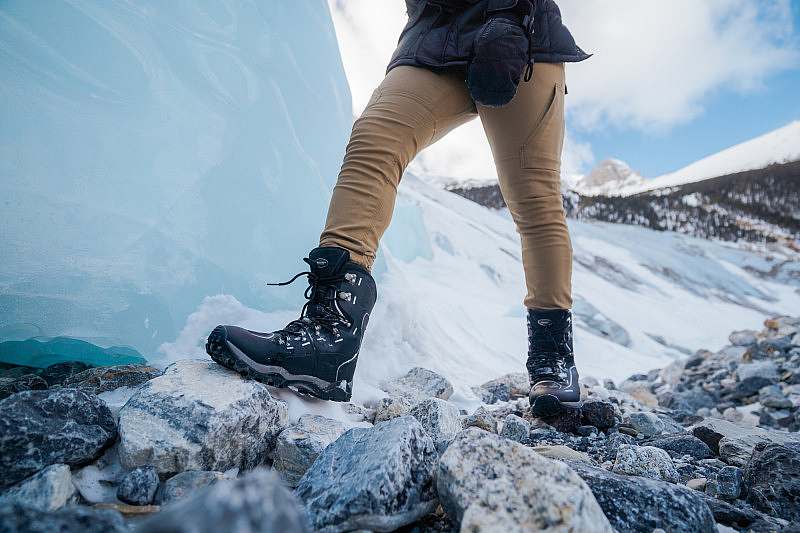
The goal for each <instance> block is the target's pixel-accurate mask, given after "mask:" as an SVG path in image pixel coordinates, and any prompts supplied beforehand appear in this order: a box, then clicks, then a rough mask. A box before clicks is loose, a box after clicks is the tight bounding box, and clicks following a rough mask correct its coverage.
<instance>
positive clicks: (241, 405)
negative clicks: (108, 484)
mask: <svg viewBox="0 0 800 533" xmlns="http://www.w3.org/2000/svg"><path fill="white" fill-rule="evenodd" d="M287 420H288V414H287V408H286V404H285V403H284V402H282V401H280V400H277V399H274V398H273V397H272V396H270V394H269V391H268V390H267V387H266V386H264V385H262V384H260V383H258V382H256V381H249V380H244V379H242V377H241V376H239V375H238V374H236V373H234V372H231V371H228V370H226V369H225V368H223V367H221V366H219V365H217V364H215V363H212V362H209V361H179V362H177V363H174V364H172V365H170V366H169V367H167V369H166V370H165V371H164V374H163V375H161V376H159V377H157V378H154V379H152V380H150V381H148V382H147V383H145V384H144V385H143V386H142V387H141V388H140V389H139V391H138V392H137V393H136V394H135V395H134V396H133V397H132V398H131V399H130V400H128V403H126V404H125V406H124V407H123V408H122V409H121V410H120V413H119V433H120V445H119V456H120V460H121V461H122V465H123V466H124V467H125V468H126V469H132V468H135V467H137V466H143V465H147V464H152V465H153V466H155V467H156V469H157V470H158V472H159V474H167V475H169V474H175V473H178V472H183V471H185V470H221V471H225V470H228V469H230V468H239V469H240V470H248V469H251V468H253V467H255V466H257V465H259V464H261V463H262V462H263V461H264V459H266V458H267V456H268V454H269V452H271V450H272V448H273V447H274V443H275V438H276V437H277V435H278V433H280V431H281V430H282V429H283V428H284V427H286V424H287Z"/></svg>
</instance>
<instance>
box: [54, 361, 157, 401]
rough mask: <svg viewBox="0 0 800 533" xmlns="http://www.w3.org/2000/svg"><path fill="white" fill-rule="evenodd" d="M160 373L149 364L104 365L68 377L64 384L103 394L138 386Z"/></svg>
mask: <svg viewBox="0 0 800 533" xmlns="http://www.w3.org/2000/svg"><path fill="white" fill-rule="evenodd" d="M160 375H161V370H159V369H158V368H155V367H153V366H147V365H117V366H103V367H96V368H90V369H88V370H84V371H83V372H80V373H78V374H75V375H73V376H70V377H68V378H66V379H65V380H64V386H65V387H72V388H76V389H83V390H88V391H90V392H93V393H94V394H101V393H103V392H108V391H112V390H115V389H118V388H120V387H138V386H140V385H142V384H144V383H147V382H148V381H150V380H151V379H153V378H155V377H157V376H160Z"/></svg>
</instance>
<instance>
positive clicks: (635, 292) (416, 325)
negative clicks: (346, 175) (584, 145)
mask: <svg viewBox="0 0 800 533" xmlns="http://www.w3.org/2000/svg"><path fill="white" fill-rule="evenodd" d="M570 226H571V230H572V235H573V245H574V248H575V253H576V262H575V274H574V285H575V293H576V304H575V312H576V315H577V331H576V341H575V342H576V350H577V353H578V358H579V361H580V365H581V367H582V369H583V372H584V373H585V374H590V375H594V376H597V377H611V378H614V379H621V378H624V377H627V376H628V375H630V374H631V373H633V372H638V371H645V370H648V369H651V368H656V367H660V366H663V365H665V364H667V363H668V362H669V361H671V360H672V359H673V358H676V357H683V356H685V355H686V354H687V353H691V352H693V351H694V350H697V349H699V348H703V347H708V348H719V347H721V346H723V345H724V344H725V343H726V337H727V335H728V333H729V332H730V331H731V330H732V329H737V328H747V327H756V326H758V325H759V324H760V323H761V321H762V320H763V319H764V318H765V317H766V316H767V315H768V314H771V313H781V312H784V313H787V312H790V311H793V310H794V311H796V309H798V308H800V294H798V293H797V292H795V291H794V290H793V288H791V287H787V286H785V285H781V284H778V283H775V282H772V281H768V280H764V279H761V278H760V277H758V276H756V275H754V274H752V273H750V271H749V270H752V271H754V272H755V271H762V272H765V271H769V269H770V268H771V266H773V264H774V261H773V262H770V261H766V260H764V259H763V258H761V257H760V256H758V255H757V254H755V253H749V252H745V251H742V250H739V249H737V248H735V247H730V246H725V245H723V244H719V243H714V242H709V241H704V240H699V239H693V238H689V237H685V236H682V235H678V234H674V233H660V232H655V231H652V230H647V229H643V228H638V227H632V226H623V225H614V224H602V223H588V222H579V221H570ZM380 255H381V262H380V265H379V268H378V269H377V272H376V273H377V277H378V282H379V286H378V304H377V306H376V309H375V312H374V314H373V317H372V320H371V321H370V330H369V331H368V332H367V336H366V341H365V344H364V347H363V350H362V355H361V358H360V362H359V367H358V370H357V383H356V390H355V394H356V396H357V398H359V399H361V400H364V399H368V398H371V397H375V396H378V395H380V392H379V391H378V389H377V386H378V384H379V383H380V381H381V380H383V379H385V378H386V377H387V376H395V375H399V374H400V373H402V372H404V371H406V370H408V369H409V368H410V367H412V366H416V365H421V366H425V367H428V368H431V369H433V370H437V371H439V372H441V373H443V374H444V375H446V376H447V377H448V378H449V379H451V380H452V381H453V382H454V383H455V385H456V392H457V394H456V400H457V401H458V402H460V403H461V404H462V405H468V404H470V402H471V401H474V398H473V397H472V394H471V392H470V390H469V388H470V386H472V385H476V384H480V383H482V382H484V381H486V380H488V379H490V378H492V377H495V376H498V375H500V374H502V373H505V372H510V371H521V370H523V369H524V361H525V350H526V337H525V335H526V333H525V322H524V309H523V307H522V298H523V293H524V283H523V278H522V267H521V263H520V251H519V238H518V236H517V233H516V231H515V229H514V225H513V223H512V221H511V220H510V218H509V217H508V215H507V213H505V212H503V211H500V212H498V211H495V210H490V209H487V208H484V207H482V206H480V205H477V204H475V203H473V202H470V201H468V200H466V199H464V198H461V197H459V196H456V195H454V194H452V193H448V192H446V191H442V190H440V189H437V188H435V187H433V186H430V185H428V184H425V183H424V182H422V181H421V180H418V179H416V178H414V177H413V176H406V178H405V181H404V182H403V184H402V185H401V187H400V197H399V201H398V206H397V210H396V216H395V219H394V222H393V225H392V227H391V228H390V230H389V232H388V233H387V235H386V238H385V240H384V244H383V247H382V251H381V254H380ZM300 268H302V266H301V265H300V264H298V265H297V269H298V270H299V269H300ZM290 273H292V272H291V271H287V272H286V274H287V275H288V274H290ZM284 290H288V289H284ZM276 294H277V293H276ZM295 313H296V311H289V312H280V313H263V312H261V311H256V310H253V309H249V308H247V307H245V306H243V305H241V304H240V303H239V302H238V300H237V299H236V298H235V295H219V296H214V297H210V298H208V299H207V300H206V301H205V302H204V304H203V305H202V306H201V307H200V308H199V309H198V310H197V311H196V312H195V313H194V314H193V315H192V316H191V317H190V318H189V319H188V321H187V323H186V326H185V327H184V329H183V331H182V333H181V334H180V336H179V337H178V339H176V341H175V342H174V343H169V344H167V345H165V346H163V347H162V351H163V354H164V357H165V358H166V359H167V360H169V359H171V358H179V357H185V356H186V355H187V354H197V355H198V356H202V353H203V352H202V342H203V339H204V336H205V335H206V334H207V332H208V331H209V329H210V328H212V327H213V326H214V325H216V324H217V323H219V322H224V323H241V324H244V325H245V326H247V327H252V328H256V329H258V328H262V329H267V330H269V329H273V328H277V327H280V326H282V325H283V324H284V323H285V322H286V321H287V320H289V319H291V318H294V316H295ZM626 344H627V345H626Z"/></svg>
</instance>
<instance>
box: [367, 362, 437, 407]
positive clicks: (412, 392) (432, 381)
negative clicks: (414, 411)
mask: <svg viewBox="0 0 800 533" xmlns="http://www.w3.org/2000/svg"><path fill="white" fill-rule="evenodd" d="M381 389H382V390H383V391H384V392H386V393H387V394H389V396H392V397H395V398H397V397H400V398H405V399H407V400H409V401H410V402H411V404H412V405H413V404H417V403H419V402H421V401H422V400H425V399H427V398H441V399H442V400H447V399H449V398H450V396H452V395H453V385H451V384H450V382H449V381H448V380H447V379H446V378H445V377H444V376H441V375H439V374H437V373H436V372H433V371H432V370H428V369H427V368H421V367H414V368H412V369H411V370H409V371H408V373H407V374H406V375H404V376H401V377H399V378H396V379H393V380H389V381H386V382H384V383H382V384H381Z"/></svg>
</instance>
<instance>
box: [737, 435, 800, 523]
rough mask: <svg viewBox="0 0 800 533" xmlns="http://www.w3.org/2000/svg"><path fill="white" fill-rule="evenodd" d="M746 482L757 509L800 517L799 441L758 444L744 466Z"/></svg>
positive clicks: (789, 516)
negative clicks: (784, 444) (784, 443)
mask: <svg viewBox="0 0 800 533" xmlns="http://www.w3.org/2000/svg"><path fill="white" fill-rule="evenodd" d="M744 486H745V489H746V492H747V494H746V499H747V502H748V503H750V504H751V505H752V506H753V507H755V508H756V509H758V510H760V511H764V512H765V513H767V514H770V515H774V516H778V517H780V518H783V519H785V520H789V521H790V522H798V521H800V442H794V443H791V444H787V445H786V446H783V445H780V444H774V443H760V444H758V446H756V447H755V449H754V451H753V455H752V457H751V458H750V460H749V461H748V462H747V466H746V467H745V470H744Z"/></svg>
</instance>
